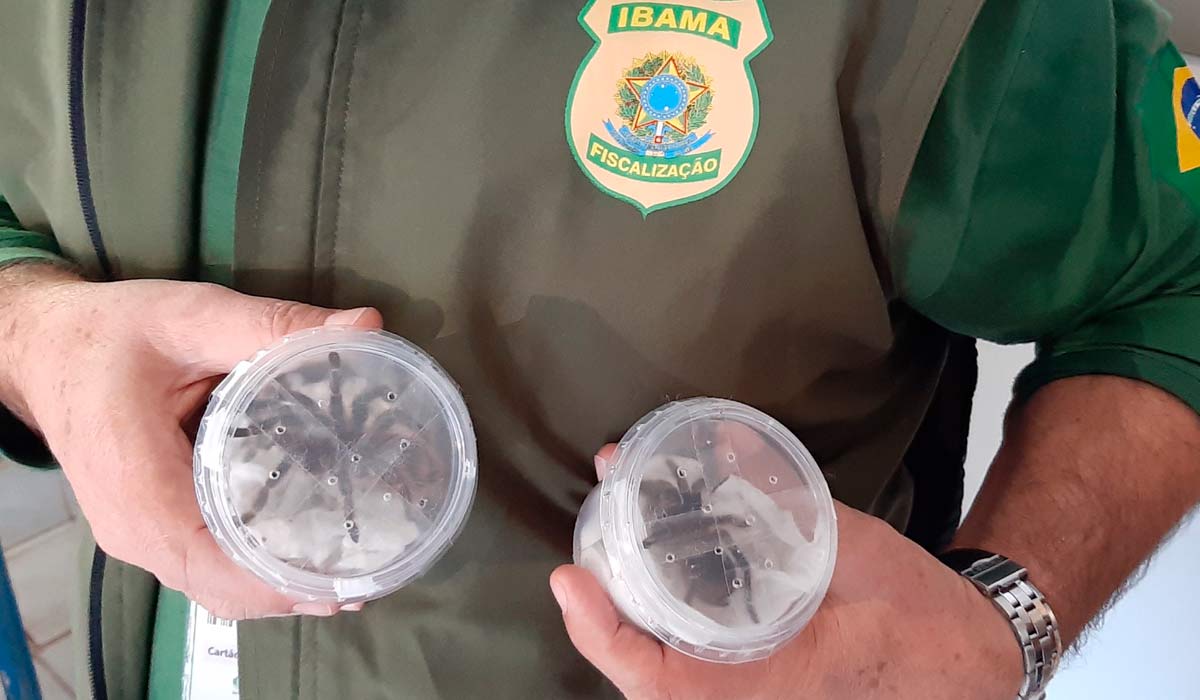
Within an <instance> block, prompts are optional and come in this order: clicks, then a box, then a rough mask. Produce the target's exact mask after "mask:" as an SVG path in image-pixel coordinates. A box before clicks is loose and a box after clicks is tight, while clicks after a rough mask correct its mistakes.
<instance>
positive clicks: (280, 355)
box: [194, 327, 477, 602]
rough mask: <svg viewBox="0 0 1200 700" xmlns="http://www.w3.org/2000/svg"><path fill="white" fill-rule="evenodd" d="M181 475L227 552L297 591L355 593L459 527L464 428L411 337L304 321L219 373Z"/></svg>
mask: <svg viewBox="0 0 1200 700" xmlns="http://www.w3.org/2000/svg"><path fill="white" fill-rule="evenodd" d="M194 471H195V480H196V497H197V499H198V500H199V503H200V510H201V512H202V513H203V514H204V519H205V521H206V522H207V524H208V529H209V530H210V531H211V532H212V534H213V536H214V537H215V538H216V540H217V543H218V544H219V545H220V546H221V548H222V549H223V550H224V551H225V552H226V553H227V554H229V556H230V557H232V558H233V559H234V561H236V562H238V563H239V564H240V565H241V566H243V567H245V568H246V569H248V570H249V571H251V572H253V573H254V574H256V575H257V576H258V577H259V578H261V579H263V580H264V581H266V582H267V583H269V584H271V585H272V586H274V587H275V588H277V589H279V590H280V591H283V592H284V593H287V594H289V595H291V596H293V597H295V598H297V599H299V600H310V601H323V602H357V601H364V600H371V599H374V598H379V597H381V596H384V595H387V594H388V593H390V592H392V591H394V590H396V589H398V588H400V587H402V586H404V585H405V584H407V583H409V582H410V581H412V580H413V579H415V578H417V577H419V576H421V575H422V574H424V573H425V572H426V571H427V570H428V569H429V568H430V567H432V566H433V564H434V563H435V562H436V561H437V560H438V559H439V558H441V556H442V555H443V554H444V553H445V552H446V550H447V549H448V548H449V547H450V545H451V543H452V542H453V541H454V539H455V538H456V537H457V535H458V534H459V532H461V530H462V528H463V525H464V524H465V523H466V520H467V515H468V513H469V511H470V509H471V502H472V500H473V499H474V496H475V486H476V473H477V467H476V452H475V433H474V430H473V428H472V426H471V420H470V417H469V416H468V414H467V408H466V405H465V404H464V402H463V399H462V396H461V394H460V393H459V391H458V388H457V387H456V386H455V384H454V382H453V381H452V380H451V379H450V377H449V375H447V374H446V372H445V371H444V370H442V368H441V367H439V366H438V364H437V363H436V362H435V361H434V360H433V359H432V358H431V357H429V356H428V355H426V354H425V353H423V352H422V351H421V350H419V349H417V348H416V347H415V346H413V345H411V344H410V343H408V342H406V341H404V340H403V339H401V338H399V337H397V336H395V335H392V334H390V333H386V332H383V331H371V330H362V329H355V328H349V327H326V328H317V329H313V330H308V331H302V332H300V333H296V334H294V335H290V336H288V337H287V338H284V339H283V340H282V341H280V342H279V343H277V344H276V345H274V346H272V347H271V348H268V349H266V350H264V351H262V352H261V353H259V354H258V355H257V356H256V357H255V358H254V359H253V360H251V361H248V362H243V363H241V364H239V365H238V366H237V367H236V368H235V369H234V370H233V372H231V373H230V374H229V376H228V377H226V378H225V380H224V381H223V382H221V384H220V386H218V387H217V389H216V390H215V391H214V392H213V394H212V398H211V399H210V401H209V404H208V409H207V411H206V413H205V415H204V418H203V420H202V421H201V423H200V430H199V432H198V434H197V436H196V450H195V455H194Z"/></svg>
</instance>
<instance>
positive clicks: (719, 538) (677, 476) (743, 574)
mask: <svg viewBox="0 0 1200 700" xmlns="http://www.w3.org/2000/svg"><path fill="white" fill-rule="evenodd" d="M665 462H666V465H667V466H668V467H670V469H671V472H672V476H673V478H672V479H671V480H665V479H661V478H660V479H650V478H646V479H643V481H642V484H641V490H640V493H639V498H640V501H641V504H642V509H643V512H646V513H653V514H654V515H655V516H656V519H655V520H653V521H651V522H648V523H647V524H646V536H645V537H644V538H643V539H642V547H643V548H644V549H650V548H651V547H661V548H663V549H666V550H668V551H667V554H666V555H665V560H666V561H667V562H668V563H673V562H675V561H676V557H677V556H678V555H677V554H675V553H674V552H676V551H686V550H687V545H689V544H692V543H694V542H695V541H697V540H699V541H708V542H711V541H716V542H718V543H721V544H718V545H717V546H716V547H715V548H714V549H712V550H706V551H703V552H699V553H695V554H690V555H685V556H684V559H683V565H684V566H685V567H686V569H687V573H688V576H687V589H686V591H685V593H684V597H683V602H684V603H685V604H687V605H692V602H693V601H695V600H697V599H698V600H700V601H702V602H704V603H706V604H708V605H711V606H714V607H727V606H729V605H730V604H731V602H732V597H733V595H734V594H735V592H731V591H730V589H729V588H727V587H726V572H730V573H732V574H733V578H732V585H733V588H734V589H740V590H744V591H745V602H746V613H747V615H748V616H749V617H750V620H751V622H753V623H755V624H758V622H759V619H758V611H757V609H756V607H755V604H754V599H753V597H752V596H751V594H750V591H751V590H752V587H751V585H750V584H751V575H752V574H751V566H750V561H749V560H748V559H747V558H746V556H745V555H744V554H743V553H742V551H741V548H740V547H738V546H737V545H726V544H724V543H726V542H733V541H734V539H735V537H734V532H735V531H736V530H738V529H745V528H748V527H750V525H749V524H748V522H747V520H746V518H744V517H737V516H733V515H728V514H726V515H710V513H711V512H712V510H713V508H712V504H711V503H705V499H704V494H703V491H702V489H703V485H704V480H703V478H700V479H696V480H694V481H693V480H691V479H690V478H689V477H688V474H687V471H686V469H685V468H684V467H683V466H681V465H680V463H679V462H678V461H677V460H675V459H673V458H667V459H666V460H665ZM726 481H728V477H726V478H725V479H722V480H721V481H720V482H719V483H718V484H717V485H716V486H715V487H713V489H712V492H713V493H715V492H716V491H717V490H718V489H720V488H721V486H722V485H723V484H724V483H725V482H726ZM692 513H694V514H696V515H695V517H693V518H689V519H687V522H686V523H685V524H683V525H682V526H681V525H680V523H679V522H678V520H677V518H676V516H680V515H687V514H692Z"/></svg>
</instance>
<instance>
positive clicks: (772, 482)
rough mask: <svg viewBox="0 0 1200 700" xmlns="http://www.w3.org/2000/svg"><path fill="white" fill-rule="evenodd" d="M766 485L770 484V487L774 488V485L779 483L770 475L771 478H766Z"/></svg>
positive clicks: (776, 478)
mask: <svg viewBox="0 0 1200 700" xmlns="http://www.w3.org/2000/svg"><path fill="white" fill-rule="evenodd" d="M767 483H769V484H771V485H772V486H774V485H775V484H778V483H779V477H777V476H774V475H772V476H770V477H768V478H767Z"/></svg>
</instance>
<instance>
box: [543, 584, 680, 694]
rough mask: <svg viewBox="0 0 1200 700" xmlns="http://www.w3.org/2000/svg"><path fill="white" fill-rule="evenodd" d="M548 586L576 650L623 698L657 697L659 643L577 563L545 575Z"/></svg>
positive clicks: (659, 666) (660, 673)
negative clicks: (626, 616)
mask: <svg viewBox="0 0 1200 700" xmlns="http://www.w3.org/2000/svg"><path fill="white" fill-rule="evenodd" d="M550 589H551V590H552V591H553V592H554V598H555V600H557V601H558V605H559V607H560V608H562V613H563V623H564V624H565V625H566V628H567V635H568V636H569V637H570V638H571V643H572V644H574V645H575V648H576V649H578V650H579V653H580V654H583V656H584V658H586V659H587V660H588V661H590V662H591V663H592V665H593V666H595V667H596V668H597V669H598V670H599V671H600V672H601V673H603V674H604V675H605V676H607V677H608V679H609V680H610V681H612V682H613V684H614V685H616V686H617V689H619V690H620V691H621V693H622V694H623V695H625V697H627V698H641V697H658V693H657V692H656V688H657V686H658V683H659V680H660V678H661V676H662V669H663V660H664V655H663V647H662V645H661V644H659V643H658V641H657V640H655V639H652V638H650V637H649V636H647V635H646V634H645V633H644V632H642V631H641V630H639V629H637V628H636V627H634V626H633V625H632V624H630V623H628V622H626V621H624V620H622V619H621V617H620V615H619V614H618V613H617V609H616V608H615V607H613V604H612V601H610V600H609V598H608V594H607V593H605V592H604V589H603V588H601V587H600V584H599V582H597V581H596V577H595V576H593V575H592V574H591V572H589V571H587V570H586V569H583V568H580V567H578V566H570V565H567V566H560V567H558V568H557V569H555V571H554V573H553V574H551V575H550Z"/></svg>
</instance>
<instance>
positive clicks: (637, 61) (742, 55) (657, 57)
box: [566, 0, 772, 216]
mask: <svg viewBox="0 0 1200 700" xmlns="http://www.w3.org/2000/svg"><path fill="white" fill-rule="evenodd" d="M579 23H580V24H581V25H583V28H584V30H586V31H587V32H588V34H590V35H591V37H592V40H593V41H594V42H595V43H594V46H593V47H592V50H591V52H590V53H588V55H587V57H586V58H584V60H583V63H582V64H581V65H580V66H579V70H578V72H577V73H576V74H575V81H574V83H573V84H572V86H571V91H570V94H569V95H568V97H567V108H566V129H567V141H568V143H569V144H570V146H571V151H572V153H573V154H574V156H575V160H576V161H577V162H578V163H579V167H580V168H582V169H583V171H584V173H585V174H586V175H587V176H588V178H589V179H590V180H591V181H592V182H593V183H594V184H595V185H596V187H598V188H600V190H602V191H603V192H605V193H607V194H609V195H611V196H613V197H616V198H617V199H620V200H622V201H625V202H628V203H629V204H631V205H633V206H635V207H637V208H638V210H639V211H641V212H642V214H643V215H644V216H646V215H649V214H650V213H651V212H654V211H657V210H660V209H665V208H667V207H673V206H678V205H680V204H687V203H689V202H694V201H697V200H699V199H703V198H705V197H708V196H710V195H712V194H714V193H716V192H717V191H719V190H720V189H721V188H722V187H724V186H725V185H727V184H729V182H730V181H731V180H732V179H733V178H734V177H735V176H736V175H737V173H738V171H739V170H740V169H741V167H742V164H743V163H745V161H746V158H747V157H749V155H750V151H751V149H752V148H753V147H754V140H755V137H756V135H757V132H758V89H757V87H756V85H755V82H754V75H753V73H751V70H750V61H751V60H752V59H753V58H754V57H755V56H757V55H758V54H759V53H760V52H761V51H762V50H763V49H764V48H766V46H767V45H768V44H770V43H771V39H772V35H771V26H770V23H769V21H768V20H767V13H766V9H765V8H764V7H763V4H762V0H694V1H693V2H690V3H688V4H665V3H635V2H616V1H615V0H589V2H588V3H587V5H586V6H585V7H584V8H583V11H582V12H580V14H579Z"/></svg>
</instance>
